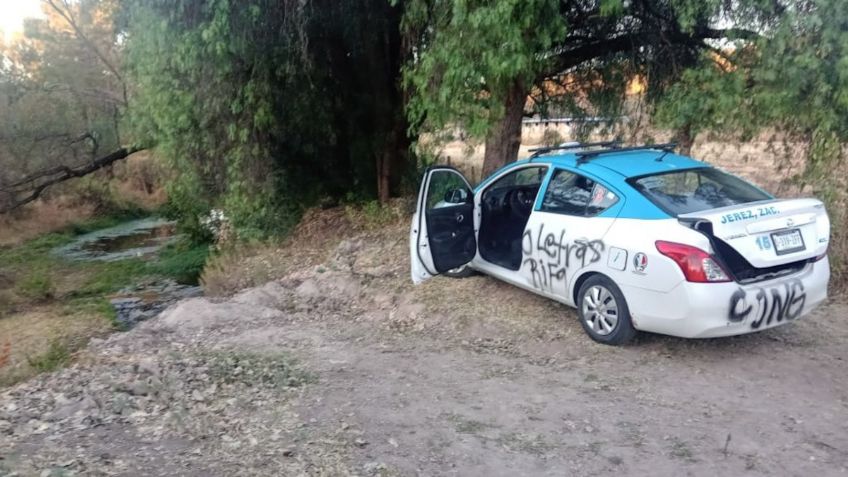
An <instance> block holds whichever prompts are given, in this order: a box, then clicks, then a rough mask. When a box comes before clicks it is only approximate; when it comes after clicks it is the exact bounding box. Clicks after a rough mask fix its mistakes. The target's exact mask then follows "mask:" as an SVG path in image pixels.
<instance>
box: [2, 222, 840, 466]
mask: <svg viewBox="0 0 848 477" xmlns="http://www.w3.org/2000/svg"><path fill="white" fill-rule="evenodd" d="M402 254H403V244H402V241H400V240H399V241H397V243H391V244H386V243H385V242H383V243H371V242H369V240H367V238H366V239H364V240H360V241H356V242H346V243H343V244H342V245H341V246H340V247H339V249H338V250H337V253H336V254H335V257H334V258H333V259H332V260H329V261H328V262H327V263H326V264H324V265H322V266H320V267H316V268H314V269H310V270H304V271H301V272H298V273H296V274H293V275H290V276H288V277H286V278H285V279H283V280H281V281H278V282H274V283H271V284H268V285H266V286H264V287H261V288H258V289H253V290H248V291H246V292H243V293H241V294H239V295H237V296H235V297H232V298H231V299H227V300H222V301H212V300H207V299H193V300H189V301H187V302H183V303H182V304H180V305H179V306H178V307H177V308H174V309H171V310H170V311H169V312H166V313H165V314H164V315H162V316H160V317H159V318H157V319H155V320H151V321H149V322H146V323H144V324H142V325H140V326H139V327H137V328H136V329H134V330H133V331H131V332H128V333H124V334H119V335H114V336H112V337H110V338H108V339H107V340H105V341H98V342H95V343H92V344H91V345H90V346H89V348H88V350H87V352H86V354H85V356H83V357H82V359H81V361H80V362H79V363H78V364H76V365H74V366H73V367H71V368H69V369H66V370H63V371H60V372H58V373H55V374H52V375H47V376H42V377H39V378H37V379H34V380H31V381H29V382H27V383H23V384H21V385H19V386H18V387H16V388H12V389H10V390H7V391H6V392H5V393H3V394H0V475H7V474H12V475H14V474H16V473H17V474H18V475H72V474H75V473H79V474H85V475H328V476H329V475H458V476H466V475H485V476H487V477H491V476H501V475H503V476H514V475H669V476H670V475H675V476H676V475H798V476H802V475H803V476H807V475H846V474H848V370H847V369H846V365H848V363H846V362H845V360H846V359H848V320H846V317H848V307H846V306H845V305H843V304H831V305H829V306H828V307H826V308H823V309H821V310H820V311H819V312H818V313H816V314H815V316H811V317H809V318H807V319H804V320H803V321H800V322H798V323H794V324H791V325H788V326H784V327H781V328H778V329H775V330H771V331H767V332H763V333H759V334H755V335H749V336H743V337H738V338H732V339H721V340H706V341H687V340H679V339H673V338H668V337H661V336H644V337H642V339H641V340H640V342H639V343H638V344H636V345H635V346H630V347H626V348H611V347H605V346H601V345H597V344H594V343H592V342H591V341H589V340H588V338H587V337H585V335H584V334H583V331H582V329H581V328H580V326H579V324H578V323H577V322H576V321H575V319H574V316H573V314H572V313H571V312H570V311H569V310H568V309H567V308H564V307H562V306H560V305H556V304H554V303H551V302H549V301H547V300H544V299H541V298H538V297H536V296H534V295H531V294H529V293H526V292H523V291H521V290H518V289H516V288H514V287H510V286H508V285H505V284H502V283H500V282H497V281H495V280H493V279H490V278H487V277H482V276H478V277H472V278H470V279H466V280H459V281H457V280H448V279H439V280H433V281H431V282H428V283H427V284H425V285H424V286H422V287H418V288H414V289H413V288H412V287H410V286H409V285H408V284H407V281H408V279H407V277H406V273H407V272H406V270H405V263H404V262H403V261H400V258H401V257H402ZM386 263H392V264H396V265H393V266H387V265H385V264H386Z"/></svg>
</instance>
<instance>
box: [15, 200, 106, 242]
mask: <svg viewBox="0 0 848 477" xmlns="http://www.w3.org/2000/svg"><path fill="white" fill-rule="evenodd" d="M93 213H94V207H93V206H91V205H81V204H71V203H69V202H68V201H67V200H63V199H61V198H57V199H54V200H51V201H49V202H44V201H38V202H35V203H33V204H31V205H29V206H27V207H26V208H25V209H24V210H21V211H19V212H17V213H16V214H15V215H14V216H11V215H0V247H10V246H15V245H19V244H21V243H23V242H26V241H28V240H31V239H34V238H35V237H38V236H41V235H44V234H46V233H50V232H55V231H57V230H61V229H64V228H67V227H68V226H69V225H71V224H74V223H78V222H80V221H84V220H87V219H90V218H91V217H92V216H93Z"/></svg>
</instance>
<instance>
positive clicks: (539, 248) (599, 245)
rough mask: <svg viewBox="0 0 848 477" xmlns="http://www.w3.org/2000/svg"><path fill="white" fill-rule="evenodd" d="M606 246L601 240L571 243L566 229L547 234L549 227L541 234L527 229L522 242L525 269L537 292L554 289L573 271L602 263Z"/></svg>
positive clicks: (540, 228) (574, 241)
mask: <svg viewBox="0 0 848 477" xmlns="http://www.w3.org/2000/svg"><path fill="white" fill-rule="evenodd" d="M605 248H606V246H605V245H604V242H603V241H601V240H588V239H585V238H580V239H575V240H568V239H567V237H566V231H565V229H561V230H560V231H559V232H547V233H545V224H539V228H538V230H537V231H535V233H534V231H533V230H532V229H527V230H525V231H524V235H523V236H522V238H521V250H522V252H523V253H524V257H525V258H524V261H523V263H522V266H526V267H527V269H528V270H529V272H530V277H531V280H532V281H533V287H534V288H553V286H554V284H555V283H558V282H563V283H564V282H565V276H566V271H567V270H568V268H570V267H577V268H583V267H586V266H587V265H591V264H593V263H595V262H598V261H599V260H600V259H601V256H602V254H603V252H604V250H605Z"/></svg>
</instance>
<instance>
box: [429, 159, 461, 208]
mask: <svg viewBox="0 0 848 477" xmlns="http://www.w3.org/2000/svg"><path fill="white" fill-rule="evenodd" d="M470 201H471V190H470V189H469V188H468V184H467V183H466V182H465V179H463V178H462V176H461V175H459V173H457V172H455V171H452V170H450V169H445V170H439V171H436V172H434V173H433V175H432V177H431V178H430V187H429V189H428V190H427V202H426V204H427V210H431V209H438V208H442V207H453V206H457V205H461V204H466V203H469V202H470Z"/></svg>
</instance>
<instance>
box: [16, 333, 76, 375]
mask: <svg viewBox="0 0 848 477" xmlns="http://www.w3.org/2000/svg"><path fill="white" fill-rule="evenodd" d="M70 360H71V353H70V351H69V350H68V347H67V346H65V344H64V343H62V342H61V341H60V340H58V339H54V340H53V341H51V342H50V347H49V348H48V349H47V351H46V352H45V353H43V354H40V355H38V356H36V357H29V358H27V362H28V363H29V365H30V366H32V368H33V369H35V370H36V371H38V372H39V373H46V372H49V371H53V370H56V369H59V368H61V367H62V366H64V365H66V364H67V363H68V362H69V361H70Z"/></svg>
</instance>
